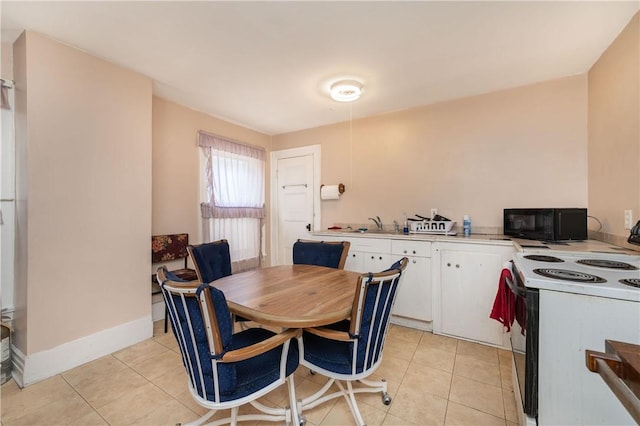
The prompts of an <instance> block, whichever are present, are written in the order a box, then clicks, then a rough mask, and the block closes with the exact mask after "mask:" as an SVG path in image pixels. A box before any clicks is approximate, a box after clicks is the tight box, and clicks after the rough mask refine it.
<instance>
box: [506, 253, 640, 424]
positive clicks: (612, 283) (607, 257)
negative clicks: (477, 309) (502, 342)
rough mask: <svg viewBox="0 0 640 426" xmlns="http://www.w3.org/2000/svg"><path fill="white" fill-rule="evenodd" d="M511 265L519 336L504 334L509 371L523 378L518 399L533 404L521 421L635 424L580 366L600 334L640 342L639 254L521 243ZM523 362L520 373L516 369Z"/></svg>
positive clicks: (599, 344)
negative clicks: (523, 314)
mask: <svg viewBox="0 0 640 426" xmlns="http://www.w3.org/2000/svg"><path fill="white" fill-rule="evenodd" d="M513 265H514V274H515V275H516V277H514V278H515V280H514V281H515V282H516V284H517V285H518V287H519V289H520V290H519V291H518V292H517V294H520V296H519V297H523V298H524V299H526V305H527V306H526V309H527V318H526V323H527V326H526V333H524V334H525V335H526V339H524V337H525V336H520V338H519V333H517V332H516V333H514V332H513V331H512V334H511V337H512V344H513V346H514V360H515V361H516V362H515V364H514V365H515V367H514V368H515V370H516V373H517V375H518V380H519V381H520V383H519V384H520V385H522V384H523V382H524V383H526V385H525V386H523V387H522V401H523V403H524V402H525V401H527V405H528V406H529V407H532V406H533V407H536V409H533V410H532V411H530V413H528V418H527V416H526V415H525V417H524V418H525V419H526V420H527V421H528V422H529V423H531V422H532V421H533V422H535V421H536V420H537V424H538V425H547V424H600V425H611V424H616V425H618V424H623V425H624V424H635V422H634V421H633V418H632V417H631V415H630V414H629V413H628V412H627V411H626V409H625V408H624V406H623V405H622V403H621V402H620V401H619V400H618V399H617V398H616V396H615V395H614V394H613V392H612V391H611V390H610V389H609V387H608V386H607V385H606V384H605V383H604V381H603V380H602V378H601V377H600V376H599V375H598V374H596V373H592V372H590V371H589V370H588V369H587V367H586V364H585V350H587V349H591V350H595V351H599V352H604V351H605V349H604V344H605V340H607V339H609V340H618V341H623V342H628V343H633V344H640V254H638V255H635V254H621V253H617V252H616V251H615V250H609V249H607V250H604V252H600V251H588V252H580V251H573V250H568V251H562V250H561V249H560V247H558V248H555V249H553V250H549V249H544V248H541V249H536V248H535V247H528V248H525V249H524V251H523V252H519V253H516V254H515V255H514V258H513ZM524 340H526V344H525V343H524ZM518 354H519V356H518ZM525 354H526V362H525V356H523V355H525ZM518 359H520V362H518ZM518 364H520V365H518ZM523 365H524V366H526V368H527V369H528V370H527V374H526V375H525V374H523V373H522V370H520V371H518V370H519V367H522V366H523ZM525 376H526V379H525ZM534 384H535V385H534ZM525 390H526V392H525ZM525 396H526V398H525ZM531 400H533V401H534V402H533V404H532V401H531ZM519 405H520V404H519ZM523 411H527V409H524V410H523Z"/></svg>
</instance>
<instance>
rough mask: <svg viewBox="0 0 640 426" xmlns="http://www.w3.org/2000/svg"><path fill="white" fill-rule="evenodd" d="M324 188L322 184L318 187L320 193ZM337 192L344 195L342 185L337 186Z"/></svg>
mask: <svg viewBox="0 0 640 426" xmlns="http://www.w3.org/2000/svg"><path fill="white" fill-rule="evenodd" d="M323 186H324V184H322V185H320V191H321V192H322V187H323ZM338 192H339V193H340V195H342V194H344V184H342V183H339V184H338Z"/></svg>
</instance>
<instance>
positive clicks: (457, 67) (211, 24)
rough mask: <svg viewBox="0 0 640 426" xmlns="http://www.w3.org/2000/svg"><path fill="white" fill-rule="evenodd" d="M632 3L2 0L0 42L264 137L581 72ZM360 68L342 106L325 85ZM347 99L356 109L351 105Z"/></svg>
mask: <svg viewBox="0 0 640 426" xmlns="http://www.w3.org/2000/svg"><path fill="white" fill-rule="evenodd" d="M639 6H640V1H638V0H635V1H626V2H625V1H604V2H595V1H569V2H556V1H533V2H526V1H501V2H488V1H475V2H460V1H442V2H434V1H428V2H426V1H425V2H400V1H377V2H361V1H347V2H328V1H320V2H311V1H298V2H271V1H260V2H246V1H235V2H234V1H232V2H213V1H195V2H184V1H161V2H149V1H145V2H142V1H136V2H110V1H108V2H97V1H80V2H78V1H76V2H52V1H46V2H23V1H20V2H11V1H6V0H3V1H2V2H1V3H0V7H1V15H2V40H3V41H7V40H9V41H12V40H14V39H15V38H16V37H17V35H18V34H19V33H20V31H21V30H22V29H28V30H32V31H37V32H40V33H43V34H46V35H48V36H50V37H52V38H54V39H57V40H59V41H62V42H64V43H67V44H69V45H72V46H76V47H78V48H80V49H82V50H84V51H87V52H89V53H90V54H93V55H95V56H98V57H101V58H104V59H106V60H107V61H109V62H112V63H115V64H119V65H122V66H124V67H127V68H130V69H132V70H135V71H137V72H139V73H142V74H145V75H147V76H149V77H150V78H152V79H153V81H154V93H155V94H157V95H158V96H161V97H163V98H167V99H170V100H173V101H175V102H177V103H180V104H183V105H186V106H188V107H190V108H193V109H196V110H199V111H203V112H205V113H208V114H210V115H213V116H216V117H219V118H222V119H225V120H228V121H231V122H234V123H238V124H241V125H243V126H245V127H249V128H252V129H255V130H258V131H261V132H263V133H266V134H279V133H284V132H289V131H293V130H299V129H306V128H311V127H317V126H321V125H325V124H330V123H336V122H342V121H346V120H348V118H349V114H350V113H352V114H353V118H359V117H365V116H371V115H375V114H381V113H385V112H390V111H397V110H401V109H405V108H411V107H415V106H420V105H427V104H431V103H434V102H438V101H443V100H447V99H454V98H460V97H465V96H470V95H476V94H481V93H486V92H491V91H494V90H499V89H503V88H509V87H515V86H521V85H525V84H530V83H534V82H538V81H544V80H549V79H554V78H559V77H564V76H569V75H575V74H580V73H584V72H586V71H588V69H589V68H590V67H591V65H593V63H594V62H595V61H596V60H597V59H598V57H599V56H600V55H601V54H602V52H603V51H604V50H605V49H606V48H607V46H609V45H610V44H611V42H612V41H613V40H614V39H615V37H616V36H617V35H618V34H619V33H620V31H621V30H622V29H623V28H624V27H625V25H626V24H627V23H628V22H629V20H630V19H631V17H632V16H633V15H634V13H636V11H638V9H639ZM344 78H356V79H359V80H361V81H362V82H363V83H364V93H363V96H362V98H361V99H360V100H359V101H357V102H355V103H353V104H351V105H348V104H341V103H338V102H335V101H333V100H331V99H330V98H329V96H328V86H329V85H330V83H331V82H334V81H336V80H340V79H344ZM350 108H352V112H350V111H349V109H350Z"/></svg>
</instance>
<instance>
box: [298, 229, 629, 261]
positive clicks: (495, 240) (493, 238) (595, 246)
mask: <svg viewBox="0 0 640 426" xmlns="http://www.w3.org/2000/svg"><path fill="white" fill-rule="evenodd" d="M310 235H313V236H318V237H321V236H333V237H335V236H342V237H345V238H346V237H352V238H386V239H394V240H409V241H430V242H455V243H469V244H491V245H504V246H508V245H513V246H514V247H515V249H516V250H518V251H521V252H525V253H541V252H550V251H555V252H594V253H617V254H631V255H638V252H637V251H633V250H629V249H626V248H623V247H619V246H616V245H614V244H610V243H605V242H602V241H598V240H585V241H560V242H546V241H537V240H525V239H522V238H512V237H509V236H508V235H501V234H471V235H470V236H468V237H465V236H464V235H462V234H457V235H441V234H422V233H420V234H418V233H415V234H413V233H409V234H402V233H399V234H398V233H395V232H378V231H366V232H359V231H356V230H346V229H337V230H325V231H312V232H310Z"/></svg>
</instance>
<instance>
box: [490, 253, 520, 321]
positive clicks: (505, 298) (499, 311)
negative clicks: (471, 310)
mask: <svg viewBox="0 0 640 426" xmlns="http://www.w3.org/2000/svg"><path fill="white" fill-rule="evenodd" d="M507 278H509V279H511V280H512V279H513V276H512V275H511V268H510V267H507V266H505V267H504V268H503V269H502V272H501V273H500V281H499V282H498V292H497V293H496V299H495V300H494V302H493V309H491V314H490V315H489V318H492V319H494V320H496V321H498V322H500V323H502V325H504V327H505V331H507V332H509V331H511V325H512V324H513V320H514V318H515V313H516V295H515V294H513V292H512V291H511V290H510V289H509V286H508V285H507V280H506V279H507Z"/></svg>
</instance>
